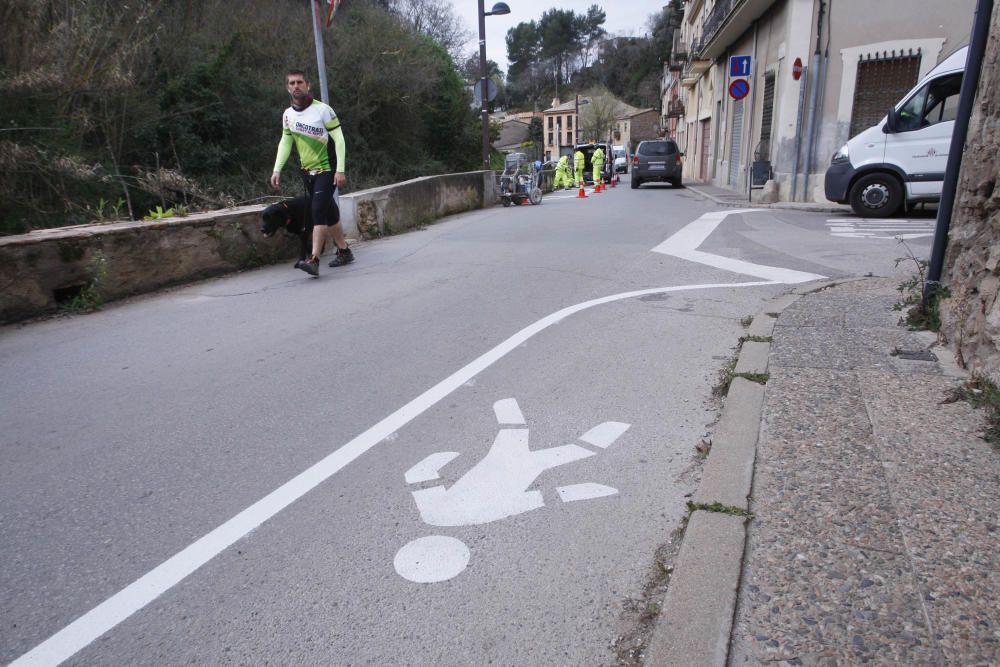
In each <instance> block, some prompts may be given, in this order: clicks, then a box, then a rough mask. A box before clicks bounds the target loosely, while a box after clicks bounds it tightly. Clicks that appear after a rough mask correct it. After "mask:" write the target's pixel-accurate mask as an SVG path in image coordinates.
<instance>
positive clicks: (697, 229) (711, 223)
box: [653, 208, 826, 284]
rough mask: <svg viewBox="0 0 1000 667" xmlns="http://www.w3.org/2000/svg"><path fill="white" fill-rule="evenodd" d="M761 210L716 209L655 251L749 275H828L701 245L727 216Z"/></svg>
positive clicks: (793, 279)
mask: <svg viewBox="0 0 1000 667" xmlns="http://www.w3.org/2000/svg"><path fill="white" fill-rule="evenodd" d="M760 210H762V209H756V208H738V209H732V210H728V211H714V212H712V213H706V214H705V215H703V216H701V217H700V218H698V219H697V220H695V221H694V222H691V223H689V224H688V225H687V226H685V227H684V228H683V229H681V230H680V231H679V232H677V233H676V234H674V235H673V236H671V237H670V238H668V239H667V240H666V241H664V242H663V243H661V244H660V245H658V246H656V247H655V248H653V252H658V253H661V254H663V255H672V256H673V257H679V258H680V259H686V260H688V261H689V262H697V263H698V264H705V265H707V266H711V267H714V268H716V269H722V270H724V271H732V272H733V273H742V274H743V275H747V276H756V277H758V278H766V279H768V280H773V281H774V282H777V283H788V284H795V283H805V282H809V281H811V280H821V279H823V278H825V277H826V276H821V275H819V274H816V273H806V272H804V271H793V270H792V269H783V268H780V267H777V266H765V265H764V264H752V263H750V262H744V261H742V260H739V259H731V258H729V257H723V256H721V255H713V254H711V253H707V252H701V251H700V250H698V249H697V248H698V247H699V246H700V245H701V244H702V243H704V242H705V239H707V238H708V237H709V235H710V234H711V233H712V232H714V231H715V228H716V227H718V226H719V223H720V222H722V221H723V220H725V219H726V217H728V216H730V215H734V214H737V213H757V212H759V211H760Z"/></svg>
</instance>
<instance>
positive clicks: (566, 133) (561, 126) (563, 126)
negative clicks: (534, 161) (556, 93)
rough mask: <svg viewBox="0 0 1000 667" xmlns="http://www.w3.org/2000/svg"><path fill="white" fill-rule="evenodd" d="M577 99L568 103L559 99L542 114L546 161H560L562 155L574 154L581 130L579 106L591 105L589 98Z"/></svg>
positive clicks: (553, 101)
mask: <svg viewBox="0 0 1000 667" xmlns="http://www.w3.org/2000/svg"><path fill="white" fill-rule="evenodd" d="M577 99H578V98H576V97H574V98H573V99H572V100H570V101H568V102H563V101H561V100H560V99H559V98H558V97H557V98H555V99H554V100H552V106H550V107H549V108H548V109H546V110H545V111H543V112H542V143H543V144H544V149H543V152H544V154H545V160H546V161H548V160H558V159H559V156H560V155H564V154H569V153H571V152H572V149H573V145H574V144H576V143H577V141H578V137H579V134H578V133H579V128H580V114H579V105H586V104H590V98H589V97H580V98H579V102H577Z"/></svg>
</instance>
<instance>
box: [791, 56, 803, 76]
mask: <svg viewBox="0 0 1000 667" xmlns="http://www.w3.org/2000/svg"><path fill="white" fill-rule="evenodd" d="M801 77H802V58H796V59H795V62H794V63H792V78H793V79H794V80H796V81H798V80H799V79H800V78H801Z"/></svg>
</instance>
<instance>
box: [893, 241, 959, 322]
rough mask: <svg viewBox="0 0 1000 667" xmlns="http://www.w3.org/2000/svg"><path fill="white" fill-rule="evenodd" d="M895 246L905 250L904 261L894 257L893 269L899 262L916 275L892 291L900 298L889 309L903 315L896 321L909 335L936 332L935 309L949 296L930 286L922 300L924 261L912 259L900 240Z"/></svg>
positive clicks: (941, 287)
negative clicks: (901, 312) (905, 327)
mask: <svg viewBox="0 0 1000 667" xmlns="http://www.w3.org/2000/svg"><path fill="white" fill-rule="evenodd" d="M899 242H900V244H901V245H902V246H903V248H905V249H906V257H897V258H896V266H899V265H900V264H901V263H902V262H907V261H909V262H913V265H914V266H915V267H916V273H915V274H913V275H912V276H910V277H909V278H907V279H906V280H904V281H903V282H901V283H900V284H899V286H898V287H896V291H898V292H899V294H900V297H901V298H900V300H899V301H897V302H896V303H894V304H893V305H892V309H893V310H897V311H904V310H905V311H906V315H905V316H904V317H902V318H900V320H899V323H900V324H905V325H906V326H907V327H908V328H909V329H910V330H911V331H925V330H926V331H940V330H941V310H940V308H939V306H940V303H941V300H942V299H946V298H948V297H949V296H951V292H950V291H948V288H947V287H945V286H944V285H940V284H937V285H931V286H930V287H928V288H927V298H924V285H925V277H926V274H927V260H926V259H920V258H919V257H917V256H916V255H914V254H913V251H912V250H910V246H908V245H907V244H906V241H904V240H903V239H900V240H899Z"/></svg>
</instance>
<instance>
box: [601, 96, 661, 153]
mask: <svg viewBox="0 0 1000 667" xmlns="http://www.w3.org/2000/svg"><path fill="white" fill-rule="evenodd" d="M622 106H623V107H624V108H625V110H624V111H622V112H621V113H619V114H618V115H617V116H615V129H614V136H613V137H612V138H613V140H614V142H613V143H614V144H615V145H616V146H625V147H627V148H628V152H629V154H630V155H631V154H632V152H634V151H635V147H636V146H638V145H639V142H640V141H645V140H646V139H656V138H657V137H659V136H660V135H661V134H662V132H661V130H660V114H659V112H657V111H656V109H636V108H635V107H631V106H629V105H627V104H623V105H622Z"/></svg>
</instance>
